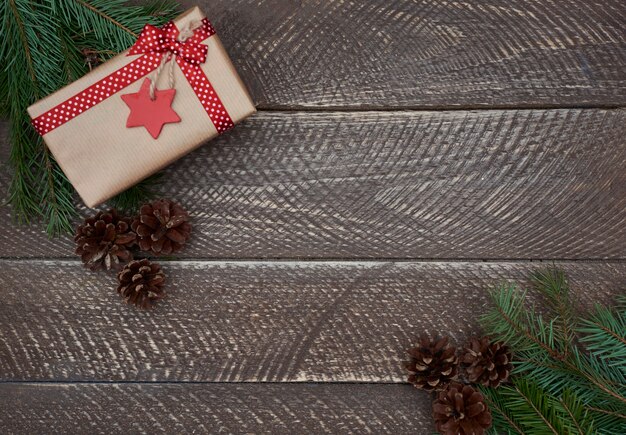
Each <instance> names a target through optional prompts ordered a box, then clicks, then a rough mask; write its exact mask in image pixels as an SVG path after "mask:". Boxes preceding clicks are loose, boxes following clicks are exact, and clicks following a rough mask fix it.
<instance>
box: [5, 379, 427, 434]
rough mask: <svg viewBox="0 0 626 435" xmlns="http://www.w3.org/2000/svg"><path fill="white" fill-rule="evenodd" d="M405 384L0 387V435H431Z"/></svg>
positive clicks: (422, 406) (418, 399)
mask: <svg viewBox="0 0 626 435" xmlns="http://www.w3.org/2000/svg"><path fill="white" fill-rule="evenodd" d="M430 406H431V404H430V396H429V395H428V394H426V393H423V392H420V391H416V390H415V389H414V388H412V387H411V386H408V385H358V384H351V385H340V384H334V385H315V384H312V385H311V384H307V385H304V384H298V385H289V384H283V385H258V384H257V385H252V384H244V385H234V384H230V385H224V384H191V385H190V384H186V385H185V384H147V385H146V384H144V385H140V384H139V385H138V384H0V408H1V409H2V412H0V427H2V428H3V432H4V433H9V434H34V433H89V434H96V433H98V434H100V433H101V434H131V433H132V434H135V433H149V434H153V433H170V434H171V433H179V434H180V433H233V434H239V433H247V434H251V433H255V434H257V433H267V434H293V433H307V434H318V433H333V434H348V433H351V434H354V433H359V434H363V433H389V434H391V433H393V434H412V435H416V434H417V435H419V434H430V433H433V432H432V431H433V428H432V426H431V419H430Z"/></svg>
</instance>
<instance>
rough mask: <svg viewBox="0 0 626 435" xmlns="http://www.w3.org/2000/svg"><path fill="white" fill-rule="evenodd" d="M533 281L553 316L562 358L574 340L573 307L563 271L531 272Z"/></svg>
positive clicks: (566, 354) (567, 352)
mask: <svg viewBox="0 0 626 435" xmlns="http://www.w3.org/2000/svg"><path fill="white" fill-rule="evenodd" d="M532 279H533V283H534V286H535V289H537V290H538V291H539V292H540V293H541V294H542V295H543V296H544V298H545V299H546V302H547V306H548V308H549V309H550V311H551V314H552V315H553V316H554V324H555V325H556V327H555V333H556V334H557V335H558V337H557V340H556V342H557V343H558V344H559V351H560V352H561V353H562V357H563V359H565V358H567V356H568V355H569V352H570V350H571V347H572V344H573V340H574V328H575V326H576V325H575V322H574V318H575V309H574V305H573V303H572V300H571V299H570V294H569V286H568V284H567V280H566V279H565V274H564V273H563V271H561V270H558V269H545V270H541V271H538V272H536V273H534V274H533V277H532Z"/></svg>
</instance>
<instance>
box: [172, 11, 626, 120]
mask: <svg viewBox="0 0 626 435" xmlns="http://www.w3.org/2000/svg"><path fill="white" fill-rule="evenodd" d="M182 3H183V4H184V5H186V6H192V5H195V4H199V5H200V6H201V7H202V8H203V9H204V10H205V11H206V13H207V14H208V16H209V18H210V19H211V20H212V21H213V23H214V24H215V25H216V27H217V30H218V33H219V35H220V37H221V38H222V39H223V41H224V44H225V46H226V48H227V50H228V52H229V53H230V55H231V56H232V58H233V60H234V63H235V65H236V66H237V68H238V70H239V71H240V73H241V75H242V77H243V79H244V81H245V82H246V83H247V84H248V85H249V87H250V89H251V92H252V94H253V97H254V99H255V100H256V102H257V103H258V104H259V106H260V107H261V108H286V107H289V108H293V107H335V108H338V107H360V108H364V107H368V108H380V107H385V108H389V107H396V108H397V107H411V108H430V107H459V106H472V107H481V106H490V107H494V106H497V107H523V106H542V107H545V106H546V105H551V106H552V105H555V106H564V105H569V106H571V105H576V106H580V105H588V104H593V105H600V106H605V105H622V104H624V102H626V25H625V23H626V8H625V7H624V2H623V0H603V1H601V2H590V1H588V0H551V1H546V0H487V1H480V2H476V1H450V2H442V1H431V0H375V1H371V0H370V1H359V0H350V1H343V0H307V1H295V0H258V1H250V0H202V1H198V0H184V1H182Z"/></svg>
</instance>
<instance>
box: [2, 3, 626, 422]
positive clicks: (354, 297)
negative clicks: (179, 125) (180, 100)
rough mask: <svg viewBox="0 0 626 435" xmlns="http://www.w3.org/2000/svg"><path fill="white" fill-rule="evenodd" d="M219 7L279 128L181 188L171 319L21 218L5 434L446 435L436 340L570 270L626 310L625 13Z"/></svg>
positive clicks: (5, 355)
mask: <svg viewBox="0 0 626 435" xmlns="http://www.w3.org/2000/svg"><path fill="white" fill-rule="evenodd" d="M182 3H183V5H184V6H185V7H189V6H191V5H192V4H195V3H198V2H197V1H194V2H192V1H191V0H183V1H182ZM199 3H200V6H201V7H202V8H203V9H204V10H205V11H206V13H207V15H208V16H209V18H210V19H211V21H212V22H213V24H215V26H216V28H217V30H218V32H219V34H220V37H221V38H222V41H223V42H224V44H225V46H226V48H227V50H228V52H229V53H230V54H231V56H232V58H233V62H234V63H235V65H236V66H237V68H238V69H239V71H240V73H241V75H242V78H243V80H244V81H245V82H246V83H247V85H248V86H249V87H250V90H251V93H252V95H253V98H254V99H255V101H256V102H257V104H258V107H259V109H260V111H259V113H258V114H257V115H255V116H254V117H253V118H251V119H249V120H247V121H246V122H244V123H243V124H242V125H240V126H238V127H237V128H236V129H235V130H234V131H232V132H229V133H228V134H226V135H224V136H222V137H221V138H219V139H217V140H216V141H213V142H212V143H211V144H209V145H206V146H204V147H202V148H200V149H199V150H197V151H196V152H194V153H192V154H190V155H189V156H187V157H185V158H183V159H181V160H180V161H179V162H177V163H176V164H174V165H172V166H171V167H170V168H168V169H167V170H166V177H165V180H166V181H165V182H164V184H163V185H162V186H161V187H160V193H161V194H162V195H163V196H169V197H172V198H174V199H177V200H179V201H181V202H182V203H183V204H184V205H186V206H187V207H188V208H189V209H190V211H191V213H192V216H193V222H194V235H193V239H192V241H191V242H190V244H189V246H188V247H187V249H186V250H185V251H184V252H183V253H181V255H179V256H178V257H172V258H168V259H164V260H163V267H164V268H165V270H166V273H167V275H168V290H169V295H168V298H167V299H166V300H165V301H163V302H162V303H161V304H159V305H158V306H157V308H156V309H155V310H154V311H153V312H148V313H146V312H141V311H138V310H136V309H134V308H132V307H128V306H125V305H123V304H121V303H120V301H119V297H118V296H117V294H116V293H115V290H114V287H115V277H114V274H107V273H90V272H88V271H86V270H84V269H82V268H81V267H80V263H79V262H78V261H77V260H76V259H75V258H74V257H73V255H72V251H73V244H72V242H71V238H69V237H66V238H59V239H54V240H48V238H47V237H46V236H45V234H44V233H43V231H42V228H41V226H40V225H35V226H30V227H29V226H17V225H15V224H13V223H12V222H11V220H10V219H11V210H10V208H9V207H8V206H7V205H5V204H2V205H0V219H1V221H2V225H0V301H1V303H0V409H2V410H3V412H0V428H2V429H3V432H8V433H28V434H31V433H41V432H46V433H47V432H74V433H103V432H107V433H157V432H177V433H181V432H194V431H201V432H219V431H222V432H246V433H290V432H293V428H295V427H297V428H298V429H299V430H301V431H303V432H307V433H321V432H333V433H394V434H395V433H413V434H427V433H432V431H433V427H432V424H431V421H430V398H429V396H428V395H426V394H423V393H419V392H416V391H414V390H413V389H412V388H411V387H409V386H406V385H400V384H401V383H403V381H404V376H405V375H404V373H403V372H402V368H401V361H402V360H403V359H404V354H403V352H404V350H405V349H406V348H407V347H408V346H410V345H411V343H413V342H414V341H415V339H416V337H417V336H418V335H419V334H420V333H421V332H423V331H428V332H430V333H436V332H442V333H449V334H450V335H451V336H452V337H453V339H454V340H455V342H457V343H459V344H460V343H462V342H463V341H464V340H465V339H466V338H467V336H468V335H470V334H472V333H475V332H477V331H478V325H477V316H478V314H479V313H481V312H483V311H484V310H485V309H486V305H487V303H488V299H487V289H488V288H489V287H490V286H493V285H495V284H497V283H498V282H501V281H503V280H519V281H521V282H523V283H526V284H527V277H528V274H529V273H530V272H531V271H533V270H536V269H537V268H541V267H546V266H548V265H550V264H552V261H555V262H556V263H555V264H556V265H557V266H558V267H562V268H564V269H565V271H566V272H567V274H568V276H569V278H570V281H571V283H572V286H573V288H574V290H575V292H576V295H577V296H578V297H579V299H580V301H581V304H582V306H583V307H586V306H589V305H590V304H591V303H593V302H609V301H610V300H611V299H612V298H613V297H614V296H615V295H616V294H618V293H623V292H624V291H626V262H625V260H626V140H625V137H626V122H625V121H626V110H625V109H624V107H625V106H626V104H625V101H626V30H625V29H626V8H624V7H623V2H622V1H621V0H606V1H603V2H587V1H584V0H552V1H542V0H507V1H505V0H486V1H483V2H462V1H451V2H436V1H428V0H413V1H410V0H372V1H367V2H364V1H357V0H347V1H342V0H324V1H322V0H298V1H295V0H254V1H252V0H203V1H200V2H199ZM6 132H7V125H6V123H3V124H0V157H1V159H0V160H1V162H0V164H3V163H4V162H5V161H6V159H7V157H8V150H9V147H8V144H7V142H6ZM9 179H10V173H9V171H8V170H7V168H6V166H3V167H2V168H1V170H0V188H1V189H2V191H6V187H7V186H8V182H9ZM81 213H82V214H83V215H86V214H87V213H90V212H89V211H88V210H85V209H84V208H83V209H81ZM532 296H533V298H534V300H535V301H536V302H537V303H538V304H541V300H540V299H537V298H536V295H532Z"/></svg>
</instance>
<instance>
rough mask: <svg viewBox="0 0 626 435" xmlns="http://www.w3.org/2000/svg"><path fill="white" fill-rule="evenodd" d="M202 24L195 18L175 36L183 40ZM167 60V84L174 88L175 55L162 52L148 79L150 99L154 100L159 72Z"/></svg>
mask: <svg viewBox="0 0 626 435" xmlns="http://www.w3.org/2000/svg"><path fill="white" fill-rule="evenodd" d="M200 26H202V21H199V20H196V21H191V22H190V23H189V24H188V25H187V26H186V27H185V28H184V29H183V30H181V31H180V33H179V34H178V37H177V38H176V39H177V40H178V41H179V42H185V41H186V40H187V39H189V38H191V37H192V36H193V33H194V30H196V29H197V28H199V27H200ZM168 62H169V71H168V74H167V76H168V85H169V88H170V89H173V88H174V64H175V63H176V56H174V54H173V53H172V52H169V51H167V52H165V53H163V57H161V63H159V66H158V67H157V69H156V70H155V71H154V73H153V77H152V80H151V81H150V99H151V100H154V98H155V97H154V91H155V90H156V86H157V82H158V81H159V77H160V76H161V72H162V71H163V69H164V68H165V65H166V64H167V63H168Z"/></svg>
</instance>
